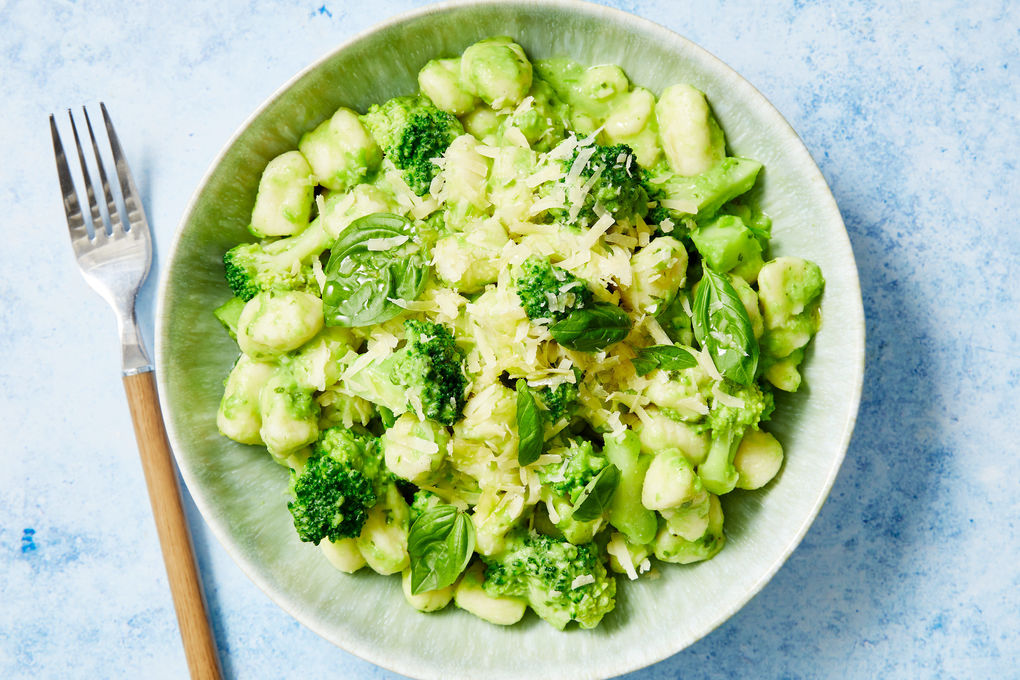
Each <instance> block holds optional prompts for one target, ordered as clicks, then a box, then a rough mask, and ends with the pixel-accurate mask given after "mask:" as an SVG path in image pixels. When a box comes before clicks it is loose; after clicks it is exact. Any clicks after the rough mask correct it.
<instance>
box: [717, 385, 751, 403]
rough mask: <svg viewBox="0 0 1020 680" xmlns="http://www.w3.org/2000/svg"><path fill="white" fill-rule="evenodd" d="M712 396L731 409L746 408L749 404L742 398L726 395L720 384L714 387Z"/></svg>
mask: <svg viewBox="0 0 1020 680" xmlns="http://www.w3.org/2000/svg"><path fill="white" fill-rule="evenodd" d="M712 396H713V397H715V400H716V402H718V403H720V404H722V405H723V406H729V407H730V408H744V407H745V406H747V404H745V403H744V400H743V399H741V398H740V397H735V396H733V395H732V394H726V393H725V392H723V391H722V390H721V389H719V384H718V383H716V384H714V385H712Z"/></svg>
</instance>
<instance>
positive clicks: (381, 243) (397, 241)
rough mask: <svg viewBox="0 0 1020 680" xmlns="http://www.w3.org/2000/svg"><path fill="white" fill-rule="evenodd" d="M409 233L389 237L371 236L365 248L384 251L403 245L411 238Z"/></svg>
mask: <svg viewBox="0 0 1020 680" xmlns="http://www.w3.org/2000/svg"><path fill="white" fill-rule="evenodd" d="M410 238H411V237H410V236H408V235H407V234H400V235H398V236H390V237H389V238H370V239H368V240H367V241H365V248H366V249H367V250H372V251H383V250H390V249H392V248H396V247H397V246H402V245H404V244H405V243H407V242H408V241H409V240H410Z"/></svg>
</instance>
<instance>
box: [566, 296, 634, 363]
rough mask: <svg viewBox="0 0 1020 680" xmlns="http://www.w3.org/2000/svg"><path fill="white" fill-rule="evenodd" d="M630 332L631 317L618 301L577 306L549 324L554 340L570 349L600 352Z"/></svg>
mask: <svg viewBox="0 0 1020 680" xmlns="http://www.w3.org/2000/svg"><path fill="white" fill-rule="evenodd" d="M628 333H630V317H629V316H627V312H625V311H623V310H622V309H620V308H619V307H617V306H616V305H610V304H605V303H601V304H597V305H594V306H592V307H588V308H586V309H575V310H574V311H572V312H571V313H570V314H568V315H567V317H566V318H565V319H563V320H561V321H557V322H556V323H554V324H553V325H551V326H549V334H550V335H552V337H553V340H555V341H556V342H558V343H560V344H561V345H563V346H564V347H566V348H568V349H576V350H578V351H581V352H597V351H599V350H601V349H605V348H606V347H609V346H610V345H612V344H613V343H614V342H619V341H621V340H623V339H624V338H626V337H627V334H628Z"/></svg>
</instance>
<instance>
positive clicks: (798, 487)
mask: <svg viewBox="0 0 1020 680" xmlns="http://www.w3.org/2000/svg"><path fill="white" fill-rule="evenodd" d="M492 35H510V36H514V37H515V38H516V39H517V40H518V41H519V42H520V43H521V44H522V45H523V46H524V47H525V49H526V50H527V51H528V53H529V54H530V55H531V57H532V58H544V57H552V56H564V55H569V56H571V57H573V58H574V59H576V60H578V61H580V62H582V63H588V64H602V63H611V64H619V65H621V66H622V67H623V68H624V70H625V71H626V72H627V74H628V75H629V76H630V77H631V79H632V80H633V81H634V82H635V83H638V84H640V85H643V86H646V87H649V88H651V89H652V90H655V91H657V90H661V89H662V88H663V87H666V86H668V85H670V84H673V83H676V82H688V83H691V84H693V85H694V86H695V87H698V88H700V89H701V90H703V91H705V92H706V93H707V94H708V97H709V100H710V101H711V103H712V106H713V108H714V110H715V113H716V115H717V116H718V118H719V121H720V122H721V123H722V126H723V128H724V129H725V130H726V134H727V138H728V140H729V143H730V146H731V148H732V150H733V152H735V153H737V154H739V155H744V156H750V157H752V158H756V159H758V160H760V161H762V162H763V163H764V164H765V168H766V170H765V173H764V178H763V182H762V186H761V200H762V205H763V207H764V209H765V210H766V211H767V212H768V213H769V214H770V215H771V216H772V218H773V220H774V225H775V226H774V228H775V240H774V252H776V253H778V254H784V253H789V254H797V255H801V256H804V257H807V258H809V259H811V260H814V261H815V262H817V263H818V264H819V265H821V267H822V270H823V271H824V273H825V277H826V279H827V281H828V283H827V286H826V292H825V298H824V303H823V314H824V318H825V323H824V325H823V328H822V330H821V332H820V333H819V334H818V336H817V338H816V339H815V341H814V344H813V347H812V350H811V351H810V352H809V353H808V354H809V356H808V358H807V361H806V368H805V372H804V374H805V379H806V387H805V388H804V389H802V390H801V391H800V392H799V393H797V394H796V395H793V396H792V397H790V398H787V399H783V400H781V401H780V404H779V408H778V409H777V413H776V415H775V419H774V422H773V424H772V425H771V428H772V429H773V431H775V433H776V435H777V436H778V437H779V438H780V440H781V441H782V442H783V444H784V446H785V447H786V454H787V460H786V465H785V468H784V469H783V472H782V474H781V475H780V477H779V478H778V479H777V480H776V481H774V482H773V483H772V484H771V485H770V486H769V487H767V488H766V489H765V490H764V491H760V492H755V493H741V492H736V493H734V494H730V495H728V496H726V498H725V502H724V508H725V512H726V532H727V536H728V538H729V540H728V543H727V545H726V548H725V549H724V550H723V551H722V552H721V553H720V554H719V556H718V557H716V558H715V559H713V560H711V561H709V562H705V563H702V564H698V565H691V566H685V567H681V566H674V565H664V566H663V568H661V569H660V571H661V578H658V579H655V580H652V579H642V580H641V581H639V582H633V583H631V582H627V581H626V579H622V580H621V583H620V588H619V598H618V604H617V607H616V610H615V611H614V612H613V613H612V614H611V615H609V616H607V617H606V619H605V620H604V621H603V623H602V625H601V626H599V628H597V629H596V630H591V631H583V630H577V629H568V630H567V631H565V632H559V631H557V630H555V629H554V628H552V627H551V626H549V625H548V624H546V623H544V622H543V621H541V620H539V619H538V618H537V617H535V616H534V615H532V614H529V615H528V616H527V617H526V618H525V620H524V621H522V622H521V623H520V624H518V625H516V626H513V627H510V628H501V627H498V626H493V625H491V624H488V623H486V622H484V621H482V620H480V619H477V618H475V617H473V616H471V615H470V614H467V613H466V612H463V611H460V610H458V609H457V608H455V607H453V606H450V607H448V608H447V609H446V610H444V611H443V612H441V613H438V614H422V613H419V612H417V611H415V610H414V609H412V608H411V607H410V606H408V605H407V604H405V602H404V598H403V595H402V594H401V591H400V579H399V578H396V577H382V576H377V575H375V574H372V573H358V574H356V575H353V576H349V575H346V574H342V573H340V572H338V571H336V570H334V569H333V567H331V566H330V565H329V563H328V562H326V560H325V558H324V557H323V556H322V555H321V553H320V552H319V550H318V549H316V548H315V547H314V546H312V545H310V544H303V543H301V542H300V541H299V540H298V538H297V535H296V533H295V532H294V529H293V526H292V524H291V519H290V515H289V513H288V512H287V507H286V499H285V493H286V485H287V471H286V470H285V469H284V468H282V467H280V466H278V465H277V464H276V463H274V462H273V461H272V459H271V458H270V457H269V456H268V455H266V453H265V452H264V451H262V450H260V449H258V448H255V447H246V446H241V445H238V444H234V443H233V442H230V441H228V440H227V439H225V438H224V437H222V436H220V435H219V434H218V432H217V430H216V409H217V405H218V403H219V399H220V395H221V392H222V389H223V379H224V377H225V376H226V374H227V372H228V371H229V369H230V366H231V364H232V362H233V361H234V359H235V357H236V356H237V347H236V345H235V344H234V343H233V342H232V341H231V340H230V339H229V338H228V337H227V334H226V333H224V332H223V330H222V328H221V327H220V326H219V322H218V321H217V320H216V319H215V318H214V317H213V315H212V310H213V309H214V308H215V307H216V306H217V305H219V304H221V303H222V302H223V301H225V300H226V299H227V298H228V297H229V296H230V294H229V292H228V290H227V287H226V285H225V284H224V282H223V268H222V264H221V257H222V255H223V252H224V251H225V250H227V249H228V248H230V247H231V246H232V245H234V244H236V243H237V242H238V241H240V240H242V239H244V238H245V237H246V236H247V233H246V230H245V225H246V224H247V223H248V218H249V215H250V213H251V209H252V205H253V202H254V198H255V190H256V186H257V184H258V180H259V176H260V174H261V172H262V169H263V168H264V167H265V165H266V163H267V162H268V161H269V160H270V159H272V158H273V157H274V156H276V155H277V154H279V153H281V152H284V151H287V150H289V149H293V148H296V146H297V141H298V138H299V136H300V135H301V134H302V132H304V131H306V130H310V129H311V128H313V127H314V126H315V125H317V124H318V123H319V122H320V121H322V120H324V119H325V118H327V117H328V116H329V115H330V114H331V113H332V112H333V111H334V110H335V109H336V108H337V107H338V106H341V105H343V106H349V107H353V108H355V109H358V110H362V111H363V110H365V109H366V108H367V107H368V106H369V105H370V104H372V103H375V102H381V101H383V100H385V99H387V98H389V97H392V96H395V95H401V94H408V93H411V92H413V91H414V90H415V89H416V74H417V72H418V69H419V68H420V67H421V66H422V65H423V64H424V63H425V62H426V61H428V60H429V59H431V58H434V57H437V56H451V55H456V54H458V53H460V52H461V51H462V50H463V49H464V48H465V47H467V46H468V45H469V44H471V43H472V42H474V41H476V40H478V39H480V38H484V37H488V36H492ZM168 260H169V261H168V264H167V265H166V266H165V267H164V273H163V280H162V286H161V290H160V294H159V310H158V314H157V326H158V328H157V334H156V335H157V340H156V355H157V369H158V380H159V389H160V392H161V395H162V401H163V412H164V415H165V418H166V422H167V426H168V430H169V433H170V440H171V443H172V445H173V449H174V452H175V454H176V456H177V462H178V465H179V466H180V469H181V473H182V475H183V477H184V480H185V482H186V483H187V485H188V489H189V490H190V491H191V494H192V496H193V497H194V499H195V502H196V504H197V505H198V507H199V509H200V510H201V512H202V514H203V516H204V517H205V519H206V521H207V522H208V523H209V526H210V527H211V528H212V531H213V533H215V534H216V536H217V537H218V538H219V540H220V541H221V542H222V543H223V545H224V547H226V549H227V551H228V552H229V553H230V554H231V555H232V556H233V557H234V559H235V560H236V561H237V563H238V564H239V565H240V566H241V568H242V569H243V570H244V571H245V572H246V573H247V574H248V575H249V576H250V577H251V578H252V580H254V581H255V583H257V584H258V585H259V587H261V588H262V589H263V590H264V591H265V592H266V593H267V594H268V595H269V596H270V597H271V598H272V599H273V600H275V601H276V602H277V603H278V604H279V605H280V606H281V607H283V608H284V609H285V610H287V611H288V612H290V613H291V614H292V615H293V616H294V617H295V618H297V619H298V620H299V621H301V622H302V623H304V624H305V625H306V626H308V627H309V628H311V629H312V630H314V631H315V632H317V633H319V634H320V635H322V636H323V637H325V638H326V639H328V640H330V641H332V642H334V643H336V644H337V645H339V646H340V647H343V648H344V649H346V650H348V651H350V652H352V653H354V654H357V655H358V656H360V657H362V658H365V659H367V660H369V661H372V662H374V663H376V664H378V665H380V666H384V667H386V668H390V669H393V670H395V671H398V672H400V673H404V674H407V675H410V676H416V677H424V678H457V677H474V678H488V679H495V678H514V679H515V680H519V679H521V678H551V677H556V678H594V677H607V676H612V675H617V674H620V673H624V672H627V671H631V670H634V669H637V668H640V667H642V666H645V665H648V664H651V663H654V662H656V661H659V660H661V659H664V658H666V657H668V656H670V655H671V654H674V653H676V652H677V651H679V650H681V649H683V648H684V647H686V646H687V645H689V644H691V643H692V642H694V641H695V640H697V639H699V638H701V637H702V636H704V635H706V634H707V633H708V632H710V631H711V630H712V629H714V628H715V627H716V626H718V625H719V624H720V623H722V622H723V621H725V620H726V619H727V618H728V617H729V616H731V615H732V614H733V613H734V612H736V611H737V610H738V609H739V608H740V607H741V606H743V605H744V603H746V602H747V601H748V600H749V599H750V598H751V597H752V596H753V595H754V594H755V593H757V592H758V591H759V590H760V589H761V588H762V586H764V585H765V583H766V582H767V581H768V580H769V578H771V576H772V575H773V574H774V573H775V572H776V570H777V569H779V567H780V565H782V563H783V561H784V560H786V558H787V557H788V556H789V554H790V553H791V552H792V551H793V549H794V548H795V547H796V546H797V544H798V543H799V542H800V540H801V538H802V537H803V536H804V533H805V532H806V531H807V529H808V526H809V525H810V524H811V522H812V520H813V519H814V518H815V515H816V514H817V513H818V510H819V508H820V506H821V505H822V503H823V501H824V500H825V497H826V495H827V494H828V493H829V488H830V487H831V485H832V482H833V479H834V478H835V476H836V473H837V471H838V470H839V466H840V463H841V462H842V460H843V455H844V452H845V451H846V447H847V444H848V442H849V440H850V434H851V431H852V429H853V425H854V419H855V416H856V413H857V406H858V402H859V400H860V391H861V379H862V375H863V366H864V315H863V309H862V305H861V295H860V288H859V284H858V280H857V269H856V266H855V264H854V257H853V252H852V251H851V248H850V242H849V239H848V238H847V234H846V231H845V229H844V227H843V222H842V220H841V218H840V214H839V210H838V209H837V207H836V204H835V202H834V201H833V198H832V195H831V194H830V193H829V190H828V188H827V186H826V184H825V181H824V179H823V178H822V175H821V174H820V173H819V171H818V168H817V167H816V166H815V164H814V162H813V161H812V160H811V156H810V155H809V154H808V152H807V150H806V149H805V148H804V145H803V144H802V143H801V142H800V140H799V139H798V137H797V135H796V133H794V131H793V130H792V129H790V127H789V125H788V124H787V123H786V121H784V120H783V118H782V116H781V115H780V114H779V113H778V112H777V111H776V110H775V109H774V108H773V107H772V106H771V105H770V104H769V103H768V101H766V100H765V98H764V97H762V95H761V94H759V93H758V92H757V91H756V90H755V89H754V88H753V87H752V86H751V85H750V84H748V83H747V82H746V81H744V80H743V79H742V78H741V77H740V76H739V75H737V74H736V73H735V72H733V71H732V70H731V69H730V68H728V67H727V66H726V65H725V64H723V63H722V62H720V61H719V60H718V59H716V58H715V57H713V56H712V55H710V54H708V53H707V52H705V51H704V50H703V49H701V48H699V47H698V46H696V45H694V44H692V43H691V42H689V41H687V40H685V39H684V38H681V37H680V36H678V35H676V34H674V33H671V32H670V31H668V30H666V29H664V28H662V27H660V26H658V25H656V24H653V23H651V22H649V21H646V20H644V19H640V18H637V17H635V16H631V15H629V14H625V13H623V12H619V11H616V10H612V9H607V8H604V7H600V6H596V5H589V4H584V3H578V2H567V1H544V2H535V1H527V2H526V1H523V0H518V1H508V0H498V1H494V0H493V1H482V2H468V3H457V4H446V3H444V4H441V5H435V6H431V7H427V8H424V9H422V10H419V11H415V12H412V13H409V14H404V15H401V16H399V17H397V18H395V19H393V20H391V21H389V22H386V23H384V24H382V25H380V26H377V27H376V28H373V29H371V30H370V31H368V32H366V33H363V34H361V35H359V36H357V37H356V38H354V39H353V40H351V41H349V42H347V43H346V44H344V45H343V46H341V47H340V48H339V49H337V50H336V51H335V52H333V53H331V54H329V55H327V56H326V57H325V58H323V59H321V60H320V61H318V62H316V63H315V64H313V65H312V66H310V67H309V68H308V69H306V70H305V71H303V72H302V73H300V74H298V75H297V76H296V77H295V78H294V79H293V80H291V81H290V82H289V83H287V84H286V85H285V86H284V87H283V88H282V89H281V90H279V91H278V92H277V93H276V94H275V95H273V96H272V97H271V98H270V99H269V101H267V102H266V103H265V104H264V105H263V106H262V107H261V108H260V109H259V110H258V111H256V112H255V114H254V115H253V116H252V117H251V118H250V119H249V120H248V121H247V122H246V123H245V124H244V125H243V126H242V128H241V130H240V131H239V132H238V133H237V134H236V135H235V136H234V138H233V139H232V140H230V142H229V143H228V144H227V146H226V148H225V149H224V151H223V152H222V153H221V154H220V156H219V157H218V158H217V159H216V161H215V163H214V164H213V166H212V169H211V170H210V171H209V173H208V174H207V175H206V177H205V179H204V180H203V181H202V184H201V186H200V187H199V189H198V191H197V193H196V194H195V197H194V199H193V200H192V202H191V205H190V206H189V207H188V210H187V214H186V216H185V218H184V221H183V223H182V224H181V227H180V231H179V232H178V235H177V239H176V242H175V243H174V245H173V247H172V248H171V250H170V254H169V256H168ZM363 572H368V570H367V569H366V570H363Z"/></svg>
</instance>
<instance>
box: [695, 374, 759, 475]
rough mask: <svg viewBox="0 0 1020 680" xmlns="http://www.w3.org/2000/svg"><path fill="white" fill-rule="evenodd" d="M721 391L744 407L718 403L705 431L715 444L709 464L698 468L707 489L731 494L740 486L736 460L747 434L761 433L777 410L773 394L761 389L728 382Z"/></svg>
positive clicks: (716, 402) (713, 406)
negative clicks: (749, 431)
mask: <svg viewBox="0 0 1020 680" xmlns="http://www.w3.org/2000/svg"><path fill="white" fill-rule="evenodd" d="M721 388H723V391H725V392H726V393H727V394H729V395H731V396H733V397H735V398H737V399H740V400H741V401H743V402H744V405H743V406H742V407H737V406H727V405H725V404H722V403H720V402H719V400H718V399H715V400H714V401H713V404H712V408H711V410H710V411H709V412H708V416H707V417H706V419H705V423H704V427H706V428H708V429H709V430H710V431H711V436H712V444H711V446H710V447H709V450H708V457H707V458H705V462H704V463H702V464H701V465H699V466H698V476H699V477H700V478H701V481H702V483H703V484H704V486H705V489H706V490H708V491H710V492H712V493H714V494H724V493H729V492H730V491H732V490H733V488H734V487H735V486H736V484H737V478H738V474H737V469H736V467H735V466H734V465H733V457H734V456H735V455H736V453H737V449H738V448H739V447H740V441H741V439H743V437H744V432H745V431H746V430H747V428H749V427H751V428H754V429H758V424H759V423H761V422H764V421H767V420H768V419H769V418H770V417H771V415H772V411H773V410H775V401H774V399H773V396H772V392H770V391H763V390H762V389H761V388H759V387H758V386H757V385H750V386H746V387H745V386H743V385H736V384H735V383H731V382H730V381H725V382H724V383H723V384H722V385H721Z"/></svg>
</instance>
